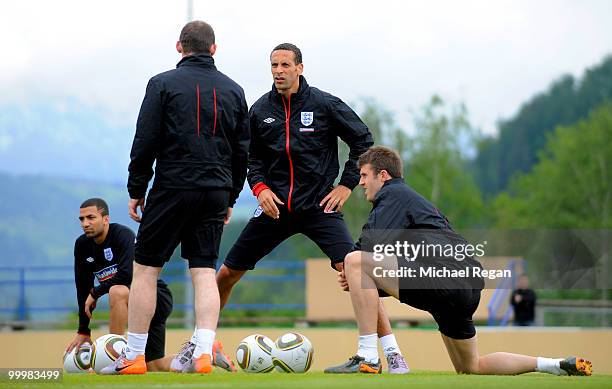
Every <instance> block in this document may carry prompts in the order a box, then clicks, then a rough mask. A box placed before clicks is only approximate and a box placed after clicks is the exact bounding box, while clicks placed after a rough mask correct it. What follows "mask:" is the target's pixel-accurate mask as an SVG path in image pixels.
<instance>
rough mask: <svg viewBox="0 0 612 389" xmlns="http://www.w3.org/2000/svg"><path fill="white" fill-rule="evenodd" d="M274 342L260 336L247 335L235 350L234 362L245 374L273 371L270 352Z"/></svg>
mask: <svg viewBox="0 0 612 389" xmlns="http://www.w3.org/2000/svg"><path fill="white" fill-rule="evenodd" d="M273 349H274V342H272V340H271V339H270V338H268V337H267V336H264V335H260V334H254V335H249V336H247V337H246V338H244V339H243V340H242V342H240V344H239V345H238V348H237V349H236V361H237V362H238V365H239V366H240V368H241V369H242V370H244V371H245V372H247V373H267V372H269V371H272V370H273V369H274V365H273V364H272V351H273Z"/></svg>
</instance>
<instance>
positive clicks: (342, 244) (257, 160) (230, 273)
mask: <svg viewBox="0 0 612 389" xmlns="http://www.w3.org/2000/svg"><path fill="white" fill-rule="evenodd" d="M270 62H271V70H272V76H273V79H274V85H273V87H272V90H271V91H270V92H268V93H266V94H265V95H263V96H262V97H261V98H260V99H259V100H257V102H256V103H255V104H254V105H253V106H252V107H251V110H250V114H249V119H250V128H251V145H250V149H249V172H248V176H247V177H248V181H249V184H250V186H251V188H252V190H253V195H255V196H256V197H257V200H258V202H259V207H258V209H257V210H256V211H255V214H254V215H253V218H251V220H250V221H249V223H248V224H247V226H246V227H245V229H244V230H243V231H242V233H241V235H240V237H239V238H238V240H237V241H236V243H235V244H234V246H233V247H232V249H231V250H230V252H229V254H228V255H227V257H226V259H225V262H224V264H223V265H222V266H221V269H220V270H219V272H218V274H217V284H218V285H219V294H220V299H221V307H223V306H224V305H225V304H226V303H227V301H228V299H229V296H230V293H231V290H232V288H233V286H234V285H235V284H236V283H237V282H238V281H239V280H240V278H241V277H242V276H243V275H244V274H245V273H246V272H247V271H248V270H252V269H254V268H255V265H256V263H257V262H258V261H259V260H260V259H262V258H263V257H265V256H266V255H267V254H268V253H270V252H271V251H272V250H273V249H274V248H275V247H277V246H278V245H279V244H280V243H281V242H283V241H284V240H285V239H287V238H289V237H290V236H292V235H295V234H298V233H301V234H304V235H306V236H307V237H308V238H310V239H311V240H313V241H314V242H315V243H316V244H317V246H319V248H321V250H322V251H323V252H324V253H325V254H326V255H327V256H328V257H329V258H330V260H331V264H332V267H333V268H334V269H336V270H341V269H342V260H343V259H344V257H345V256H346V254H347V253H349V252H350V250H351V248H352V246H353V242H352V238H351V235H350V233H349V230H348V228H347V226H346V224H345V222H344V220H343V217H342V213H341V212H340V211H341V210H342V207H343V205H344V203H345V202H346V200H347V199H348V197H349V196H350V194H351V191H352V189H353V188H354V187H355V186H356V185H357V183H358V181H359V171H358V169H357V165H356V161H357V158H358V157H359V155H360V154H361V153H363V152H364V151H365V150H367V148H368V147H370V146H371V145H372V143H373V142H372V135H371V134H370V131H369V130H368V128H367V126H366V125H365V124H364V123H363V122H362V121H361V119H360V118H359V117H358V116H357V114H355V112H353V110H352V109H351V108H349V107H348V106H347V105H346V104H345V103H344V102H342V100H340V99H339V98H337V97H335V96H332V95H331V94H329V93H326V92H323V91H321V90H319V89H317V88H314V87H311V86H309V85H308V83H307V82H306V79H305V78H304V77H303V76H302V75H301V74H302V71H303V66H304V65H303V64H302V53H301V51H300V49H299V48H297V47H296V46H295V45H293V44H290V43H284V44H280V45H278V46H277V47H275V48H274V50H272V53H271V55H270ZM338 138H340V139H342V140H343V141H344V142H345V143H346V144H348V146H349V148H350V152H349V159H348V161H347V162H346V164H345V166H344V171H343V172H342V175H341V177H340V182H339V184H338V185H337V186H335V187H334V181H335V180H336V178H337V177H338V173H339V166H338V165H339V164H338ZM378 334H379V336H380V338H381V343H382V346H383V349H384V350H385V354H386V355H387V359H388V361H389V369H390V372H392V373H407V372H408V368H407V366H406V364H405V362H404V359H403V357H402V355H401V352H400V349H399V347H398V345H397V342H396V341H395V337H394V335H393V333H392V330H391V326H390V324H389V319H388V318H387V316H386V313H385V311H384V309H383V307H382V304H381V305H380V308H379V330H378ZM356 371H357V370H356V369H355V368H354V366H350V367H346V366H345V367H338V371H337V372H342V373H353V372H356Z"/></svg>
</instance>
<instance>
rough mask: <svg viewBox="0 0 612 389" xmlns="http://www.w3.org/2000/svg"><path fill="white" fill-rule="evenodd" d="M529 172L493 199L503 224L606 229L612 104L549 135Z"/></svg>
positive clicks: (611, 193)
mask: <svg viewBox="0 0 612 389" xmlns="http://www.w3.org/2000/svg"><path fill="white" fill-rule="evenodd" d="M539 156H540V162H539V163H538V164H537V165H535V167H534V168H533V171H532V172H531V173H528V174H524V175H521V176H518V177H516V178H515V179H514V180H513V181H512V182H511V184H510V190H509V191H508V192H506V193H502V194H500V195H499V196H497V198H496V199H495V202H494V209H495V212H496V224H497V225H498V226H500V227H504V228H527V227H552V228H610V227H611V226H612V218H611V217H610V207H611V205H612V204H611V202H612V183H611V182H612V104H610V103H608V104H604V105H602V106H601V107H600V108H598V109H596V110H595V111H593V112H592V113H591V114H590V115H589V116H588V118H587V119H586V120H582V121H580V122H578V123H576V124H574V125H570V126H560V127H557V129H556V130H555V131H554V133H553V134H552V135H551V136H549V138H548V142H547V143H546V146H545V148H544V149H543V151H541V152H540V155H539Z"/></svg>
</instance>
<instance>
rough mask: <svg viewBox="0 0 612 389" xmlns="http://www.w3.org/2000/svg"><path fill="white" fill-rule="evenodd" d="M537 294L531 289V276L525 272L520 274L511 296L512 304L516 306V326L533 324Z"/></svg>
mask: <svg viewBox="0 0 612 389" xmlns="http://www.w3.org/2000/svg"><path fill="white" fill-rule="evenodd" d="M536 300H537V296H536V294H535V292H534V291H533V289H529V278H527V276H526V275H525V274H523V275H521V276H519V278H518V281H517V283H516V289H515V290H514V291H513V292H512V296H510V304H511V305H512V308H514V325H515V326H532V325H533V322H534V320H535V305H536Z"/></svg>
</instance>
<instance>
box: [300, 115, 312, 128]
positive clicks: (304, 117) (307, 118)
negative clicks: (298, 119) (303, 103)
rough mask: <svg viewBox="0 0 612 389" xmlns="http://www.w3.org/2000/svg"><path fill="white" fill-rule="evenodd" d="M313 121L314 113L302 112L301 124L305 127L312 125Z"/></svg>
mask: <svg viewBox="0 0 612 389" xmlns="http://www.w3.org/2000/svg"><path fill="white" fill-rule="evenodd" d="M313 120H314V113H312V112H302V124H303V125H305V126H309V125H311V124H312V122H313Z"/></svg>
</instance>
